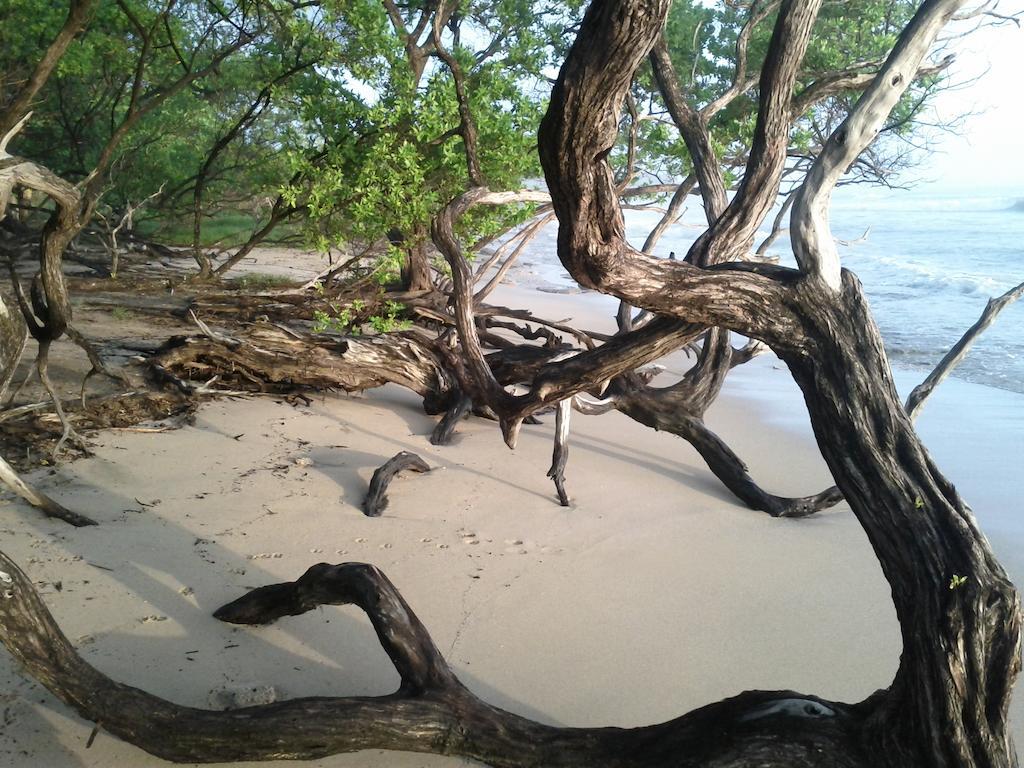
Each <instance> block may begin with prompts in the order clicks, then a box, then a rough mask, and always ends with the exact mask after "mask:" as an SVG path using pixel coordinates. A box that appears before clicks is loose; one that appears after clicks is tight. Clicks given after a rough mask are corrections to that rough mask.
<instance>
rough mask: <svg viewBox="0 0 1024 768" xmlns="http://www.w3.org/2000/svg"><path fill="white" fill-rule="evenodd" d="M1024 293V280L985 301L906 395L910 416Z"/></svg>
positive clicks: (913, 414)
mask: <svg viewBox="0 0 1024 768" xmlns="http://www.w3.org/2000/svg"><path fill="white" fill-rule="evenodd" d="M1021 296H1024V283H1021V284H1020V285H1018V286H1017V287H1016V288H1011V289H1010V290H1008V291H1007V292H1006V293H1004V294H1003V295H1002V296H999V297H997V298H994V299H989V300H988V304H986V305H985V309H984V311H982V313H981V317H979V318H978V320H977V321H976V322H975V323H974V325H972V326H971V327H970V328H968V329H967V330H966V331H965V332H964V335H963V336H961V337H960V340H959V341H958V342H957V343H956V344H954V345H953V346H952V347H951V348H950V350H949V352H947V353H946V354H945V355H944V356H943V358H942V360H940V361H939V364H938V365H937V366H935V370H933V371H932V372H931V373H930V374H928V378H926V379H925V380H924V381H922V382H921V383H920V384H918V385H917V386H916V387H914V390H913V391H912V392H911V393H910V395H909V396H908V397H907V404H906V409H907V414H908V415H909V416H910V418H912V419H913V418H916V417H917V414H918V412H919V411H920V410H921V407H922V406H923V405H924V401H925V400H926V399H927V398H928V396H929V395H930V394H931V393H932V392H933V391H934V389H935V388H936V387H937V386H939V384H941V383H942V382H943V381H945V380H946V377H947V376H949V374H951V373H952V372H953V369H955V368H956V367H957V366H958V365H959V364H960V361H961V360H963V359H964V357H966V356H967V353H968V352H969V351H970V349H971V347H972V346H973V345H974V342H975V341H977V339H978V337H979V336H980V335H981V334H982V333H984V331H985V329H986V328H988V327H989V326H990V325H992V323H994V322H995V319H996V317H997V316H998V315H999V313H1000V312H1002V311H1003V310H1004V309H1005V308H1006V307H1007V306H1008V305H1010V304H1012V303H1013V302H1015V301H1017V299H1019V298H1020V297H1021Z"/></svg>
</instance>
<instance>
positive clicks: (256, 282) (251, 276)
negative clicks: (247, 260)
mask: <svg viewBox="0 0 1024 768" xmlns="http://www.w3.org/2000/svg"><path fill="white" fill-rule="evenodd" d="M235 284H236V285H237V286H238V287H239V288H240V289H241V290H243V291H266V290H271V289H274V288H291V287H294V286H295V281H294V280H293V279H292V278H290V277H288V276H287V275H274V274H270V273H269V272H249V273H247V274H244V275H242V276H241V277H239V278H238V279H237V280H235Z"/></svg>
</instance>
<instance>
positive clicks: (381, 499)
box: [363, 451, 430, 517]
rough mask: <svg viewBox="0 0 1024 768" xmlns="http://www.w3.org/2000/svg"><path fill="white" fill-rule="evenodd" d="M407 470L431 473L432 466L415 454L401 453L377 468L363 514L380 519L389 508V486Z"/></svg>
mask: <svg viewBox="0 0 1024 768" xmlns="http://www.w3.org/2000/svg"><path fill="white" fill-rule="evenodd" d="M407 469H408V470H410V471H412V472H429V471H430V465H429V464H427V462H425V461H424V460H423V459H421V458H420V457H419V456H417V455H416V454H415V453H410V452H409V451H400V452H399V453H396V454H395V455H394V456H392V457H391V458H390V459H388V460H387V461H386V462H384V463H383V464H382V465H381V466H380V467H378V468H377V470H376V471H375V472H374V473H373V477H372V478H371V479H370V490H369V491H368V492H367V494H366V499H364V500H363V512H365V513H366V516H367V517H380V514H381V512H383V511H384V510H385V509H386V508H387V506H388V497H387V491H388V486H389V485H391V481H392V480H394V479H395V475H397V474H398V473H399V472H403V471H405V470H407Z"/></svg>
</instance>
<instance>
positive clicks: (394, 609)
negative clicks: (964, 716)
mask: <svg viewBox="0 0 1024 768" xmlns="http://www.w3.org/2000/svg"><path fill="white" fill-rule="evenodd" d="M339 604H353V605H356V606H358V607H359V608H361V609H362V610H364V611H365V612H366V614H367V616H368V617H369V618H370V621H371V622H372V624H373V627H374V629H375V631H376V633H377V637H378V639H379V640H380V643H381V645H382V647H383V648H384V650H385V651H386V652H387V654H388V656H389V657H390V658H391V660H392V662H393V663H394V665H395V669H396V670H397V671H398V673H399V675H400V677H401V681H402V682H401V685H400V687H399V689H398V690H397V691H396V692H395V693H393V694H391V695H388V696H378V697H353V698H327V697H316V698H306V699H293V700H290V701H282V702H276V703H274V704H268V705H262V706H254V707H245V708H242V709H236V710H229V711H223V712H222V711H211V710H203V709H195V708H191V707H183V706H180V705H178V704H174V703H172V702H170V701H167V700H166V699H162V698H159V697H157V696H154V695H152V694H149V693H147V692H145V691H142V690H139V689H137V688H132V687H130V686H127V685H124V684H122V683H118V682H116V681H114V680H112V679H111V678H109V677H107V676H106V675H104V674H103V673H102V672H99V671H98V670H97V669H95V668H94V667H92V666H90V665H89V664H88V663H87V662H85V661H84V660H83V659H82V658H81V656H79V655H78V653H77V651H76V650H75V649H74V647H73V646H72V645H71V643H70V642H69V641H68V639H67V638H66V637H65V636H64V634H63V633H62V632H61V630H60V628H59V627H58V626H57V624H56V622H55V621H54V619H53V617H52V616H51V615H50V612H49V611H48V610H47V608H46V605H45V604H44V603H43V601H42V599H41V597H40V596H39V593H38V592H37V590H36V589H35V587H34V585H33V584H32V582H31V580H30V579H29V578H28V577H27V576H26V575H25V574H24V573H23V572H22V571H21V570H20V569H19V568H18V566H17V565H16V564H15V563H14V562H12V561H11V560H10V559H9V558H8V557H7V556H6V555H4V554H3V553H0V642H2V643H3V644H4V645H5V646H6V647H7V649H8V651H9V652H10V653H11V654H12V655H13V656H14V658H15V659H16V660H17V661H18V662H19V663H20V664H21V665H22V666H23V667H24V669H25V670H26V671H27V672H28V674H30V675H32V676H33V677H34V678H36V679H37V680H38V681H39V682H41V683H42V684H43V685H44V686H46V688H48V689H49V690H50V691H51V693H53V694H54V695H55V696H56V697H57V698H59V699H60V700H61V701H63V702H65V703H66V704H68V705H69V706H70V707H72V708H74V709H75V710H76V711H78V712H79V713H80V714H81V715H82V716H83V717H85V718H87V719H89V720H92V721H93V722H95V723H97V725H98V726H99V727H101V728H102V729H103V730H105V731H107V732H108V733H110V734H111V735H113V736H115V737H117V738H121V739H123V740H125V741H127V742H129V743H131V744H134V745H136V746H138V747H140V748H141V749H144V750H146V751H147V752H149V753H151V754H153V755H156V756H158V757H161V758H163V759H165V760H169V761H172V762H178V763H197V762H198V763H211V762H232V761H242V760H287V759H292V760H297V759H306V760H308V759H316V758H322V757H325V756H327V755H332V754H338V753H344V752H355V751H358V750H363V749H381V748H383V749H392V750H404V751H410V752H429V753H435V754H442V755H458V756H463V757H467V758H469V759H473V760H478V761H480V762H482V763H484V764H486V765H490V766H495V768H537V766H545V768H670V767H671V768H739V767H740V766H745V765H754V764H755V762H743V761H742V759H741V758H739V757H738V756H740V755H753V756H754V758H753V759H754V760H755V761H756V765H757V766H759V768H821V766H822V765H823V763H822V762H821V755H822V754H828V755H835V759H834V760H831V761H830V762H829V763H828V765H829V766H830V768H869V767H870V766H871V765H872V764H871V762H870V761H869V760H868V759H867V757H866V756H865V755H864V753H863V752H862V750H861V748H860V746H859V744H858V734H859V730H860V728H861V725H862V724H863V723H864V721H865V718H866V717H867V716H869V715H870V713H871V712H872V710H873V709H874V708H875V707H876V706H877V702H874V701H872V700H869V702H866V703H865V704H862V705H854V706H851V705H847V704H842V703H837V702H831V701H826V700H823V699H819V698H816V697H813V696H804V695H802V694H799V693H794V692H792V691H772V692H763V691H750V692H747V693H744V694H741V695H739V696H736V697H734V698H732V699H727V700H725V701H721V702H718V703H716V704H712V705H709V706H707V707H704V708H702V709H698V710H695V711H693V712H691V713H689V714H687V715H684V716H682V717H680V718H677V719H675V720H671V721H668V722H666V723H662V724H660V725H653V726H647V727H643V728H632V729H623V728H556V727H553V726H549V725H544V724H541V723H537V722H534V721H532V720H528V719H526V718H523V717H520V716H518V715H515V714H512V713H510V712H506V711H504V710H501V709H498V708H496V707H492V706H490V705H489V704H487V703H486V702H484V701H482V700H481V699H479V698H477V697H476V696H474V695H473V694H472V693H470V692H469V691H468V690H467V689H466V688H465V687H464V686H463V685H462V683H461V682H460V681H459V680H458V679H457V678H456V676H455V675H454V673H453V672H452V671H451V668H450V667H449V666H448V664H447V662H446V661H445V660H444V658H443V657H442V655H441V653H440V652H439V650H438V649H437V647H436V644H435V643H434V642H433V640H432V639H431V637H430V635H429V633H428V632H427V630H426V628H425V627H424V625H423V624H422V623H421V622H420V620H419V619H418V618H417V617H416V614H415V613H414V612H413V610H412V608H411V607H410V606H409V605H408V603H406V601H405V600H404V599H403V598H402V596H401V594H400V593H399V592H398V590H397V589H396V588H395V587H394V585H393V584H392V583H391V582H390V581H389V580H388V579H387V577H386V576H384V574H383V573H381V572H380V571H379V570H378V569H376V568H374V567H373V566H372V565H366V564H362V563H345V564H342V565H328V564H326V563H320V564H318V565H314V566H313V567H312V568H310V569H309V570H308V571H307V572H306V573H305V574H304V575H303V576H302V577H300V578H299V579H298V580H297V581H294V582H287V583H283V584H275V585H269V586H266V587H261V588H259V589H256V590H253V591H252V592H250V593H249V594H247V595H244V596H243V597H241V598H239V599H237V600H235V601H234V602H232V603H229V604H227V605H225V606H224V607H222V608H221V609H219V610H218V611H217V612H216V614H215V615H216V616H217V618H219V619H221V620H223V621H229V622H234V623H241V624H266V623H270V622H272V621H275V620H277V619H280V618H282V617H284V616H290V615H298V614H301V613H305V612H307V611H310V610H313V609H314V608H316V607H318V606H320V605H339Z"/></svg>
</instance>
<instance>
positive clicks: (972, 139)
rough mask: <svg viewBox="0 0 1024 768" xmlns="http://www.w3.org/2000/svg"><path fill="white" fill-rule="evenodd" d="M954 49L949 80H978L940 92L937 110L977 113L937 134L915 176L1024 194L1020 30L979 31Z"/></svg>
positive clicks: (1023, 34)
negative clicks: (957, 126)
mask: <svg viewBox="0 0 1024 768" xmlns="http://www.w3.org/2000/svg"><path fill="white" fill-rule="evenodd" d="M1012 5H1017V2H1014V3H1012ZM1007 12H1008V10H1007ZM954 50H956V53H957V59H956V61H955V62H954V64H953V68H952V73H953V78H954V80H955V81H960V82H963V81H965V80H968V79H970V78H972V77H979V79H978V80H977V82H975V83H973V84H970V85H967V86H966V87H964V88H961V89H958V90H954V91H950V92H947V93H944V94H942V95H941V96H940V97H939V99H938V100H937V105H936V109H937V111H938V113H939V116H940V117H945V118H951V117H954V116H956V115H960V114H964V113H967V112H978V113H979V114H974V115H970V116H968V117H967V118H966V120H965V122H964V123H963V125H962V127H961V130H960V131H959V135H956V136H950V135H942V136H939V137H937V140H936V142H935V145H934V147H935V149H936V150H937V151H936V152H935V154H934V155H932V157H930V158H929V159H928V160H927V161H926V164H925V166H924V167H923V168H922V169H921V171H920V176H921V177H922V178H923V179H926V180H931V183H930V184H929V185H928V186H933V187H934V188H939V187H973V188H978V187H986V188H991V187H1000V188H1004V187H1010V188H1015V189H1016V190H1017V191H1018V192H1019V193H1021V194H1022V195H1024V82H1022V81H1024V29H1021V28H1019V27H1016V26H1014V25H1013V24H1007V25H1003V26H999V27H989V28H986V29H980V30H978V31H976V32H974V33H973V34H971V36H970V37H969V38H967V39H966V40H963V41H960V42H959V43H958V44H957V46H956V48H955V49H954Z"/></svg>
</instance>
